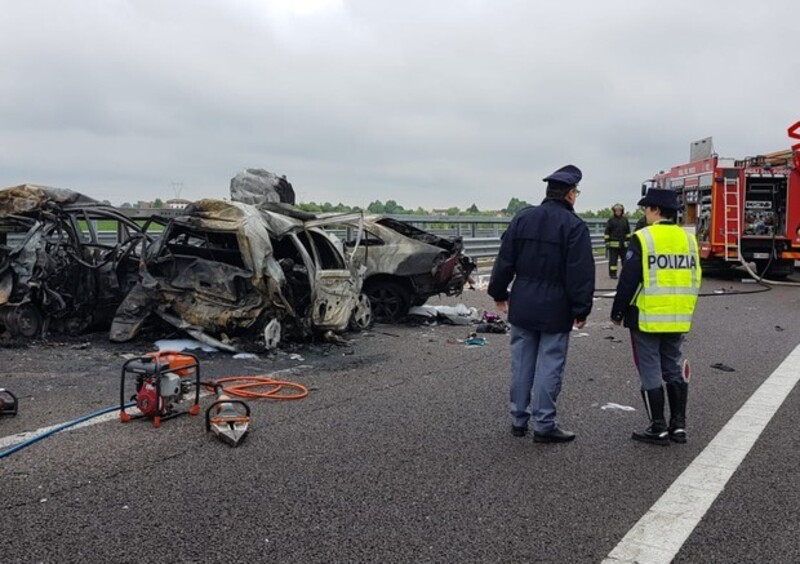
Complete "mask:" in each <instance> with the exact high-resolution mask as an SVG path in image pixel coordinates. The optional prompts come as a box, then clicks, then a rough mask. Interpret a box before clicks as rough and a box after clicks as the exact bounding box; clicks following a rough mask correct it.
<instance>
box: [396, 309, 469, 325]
mask: <svg viewBox="0 0 800 564" xmlns="http://www.w3.org/2000/svg"><path fill="white" fill-rule="evenodd" d="M408 314H409V315H410V316H412V317H417V318H421V319H423V320H425V321H428V322H432V321H442V322H445V323H448V324H450V325H471V324H472V323H477V322H478V321H480V319H481V318H480V314H479V313H478V310H477V309H476V308H474V307H467V306H465V305H464V304H457V305H455V306H445V305H421V306H414V307H412V308H410V309H409V310H408Z"/></svg>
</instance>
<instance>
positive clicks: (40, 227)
mask: <svg viewBox="0 0 800 564" xmlns="http://www.w3.org/2000/svg"><path fill="white" fill-rule="evenodd" d="M342 233H345V234H346V235H345V236H344V239H341V238H340V237H341V235H342ZM474 269H475V263H474V262H473V261H472V260H470V259H469V257H467V256H465V255H464V253H463V242H462V240H461V238H445V237H439V236H437V235H434V234H432V233H429V232H426V231H423V230H421V229H418V228H416V227H414V226H413V225H411V224H409V223H406V222H403V221H399V220H397V219H393V218H390V217H380V216H377V217H369V218H366V219H365V218H364V216H363V215H362V214H361V213H360V212H359V213H350V214H334V215H324V216H315V215H313V214H309V213H306V212H303V211H301V210H299V209H298V208H296V207H295V206H294V190H293V188H292V186H291V184H290V183H289V182H288V181H286V179H285V178H284V177H278V176H276V175H274V174H272V173H270V172H268V171H265V170H263V169H247V170H245V171H242V172H241V173H240V174H238V175H237V176H236V177H235V178H233V179H232V180H231V201H227V200H217V199H203V200H199V201H197V202H195V203H193V204H190V205H189V206H188V207H187V208H186V209H185V210H183V211H182V212H181V215H180V216H179V217H175V218H172V219H166V218H162V217H159V216H156V215H153V216H149V217H143V218H137V219H136V220H134V219H131V218H129V217H127V216H126V215H124V214H123V213H122V212H121V211H120V210H117V209H115V208H113V207H112V206H110V205H104V204H102V203H100V202H98V201H96V200H93V199H92V198H89V197H87V196H85V195H83V194H80V193H78V192H73V191H71V190H64V189H58V188H48V187H42V186H34V185H22V186H16V187H13V188H8V189H5V190H2V191H0V335H11V336H17V337H28V338H30V337H39V336H44V335H46V334H47V333H70V334H78V333H81V332H84V331H87V330H90V329H91V330H109V331H110V333H109V337H110V339H111V340H112V341H116V342H126V341H130V340H132V339H134V338H135V337H137V335H140V334H141V333H142V330H143V329H144V328H145V327H148V328H155V329H156V330H158V331H162V332H163V330H164V328H165V327H166V328H167V330H168V331H171V330H172V328H177V329H179V330H181V331H184V332H186V333H188V334H189V335H191V336H193V337H195V338H196V339H198V340H200V341H202V342H204V343H207V344H210V345H212V346H215V347H217V348H220V349H222V350H227V351H231V352H235V351H237V350H239V349H240V348H241V347H242V346H245V345H246V346H247V347H248V348H252V346H253V345H255V346H256V347H258V348H262V347H263V348H266V349H273V348H275V347H277V346H278V345H279V344H280V342H281V341H282V340H285V339H289V340H298V339H307V338H309V337H313V336H321V337H323V338H325V339H327V340H334V341H336V340H340V337H338V335H339V334H340V333H341V332H343V331H346V330H360V329H365V328H368V327H370V326H371V324H372V322H373V317H375V318H376V319H378V320H381V321H385V322H397V321H399V320H401V319H403V318H404V317H405V316H406V315H407V314H408V311H409V308H410V307H412V306H415V305H422V304H424V303H425V302H426V300H427V299H428V298H429V297H431V296H434V295H438V294H446V295H448V296H454V295H459V294H460V293H461V292H462V290H463V288H464V285H465V284H466V283H467V281H468V280H469V277H470V274H471V273H472V272H473V271H474Z"/></svg>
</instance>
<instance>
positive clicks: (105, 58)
mask: <svg viewBox="0 0 800 564" xmlns="http://www.w3.org/2000/svg"><path fill="white" fill-rule="evenodd" d="M799 16H800V2H798V1H797V0H777V1H769V0H764V1H762V2H755V1H753V0H751V1H749V2H743V1H739V0H719V1H716V0H714V1H709V0H703V1H701V2H698V1H695V0H693V1H688V0H685V1H684V0H670V1H669V2H645V1H641V0H639V1H636V0H630V1H626V2H623V1H611V0H585V1H571V2H570V1H563V2H556V1H536V0H528V1H523V0H520V1H511V0H452V1H451V0H421V1H417V0H402V1H390V0H353V1H350V0H183V1H180V0H72V1H65V0H6V1H4V2H3V5H2V16H0V88H2V95H1V96H0V187H4V186H11V185H16V184H20V183H26V182H27V183H36V184H45V185H50V186H58V187H64V188H72V189H74V190H77V191H80V192H84V193H86V194H88V195H90V196H92V197H95V198H98V199H108V200H111V201H112V202H113V203H115V204H120V203H122V202H124V201H130V202H135V201H136V200H139V199H154V198H156V197H161V198H162V199H164V200H166V199H168V198H171V197H174V196H175V195H177V194H178V193H180V196H181V197H183V198H186V199H190V200H195V199H199V198H202V197H226V196H228V186H229V182H230V178H231V177H232V176H234V175H235V174H236V173H237V172H238V171H239V170H242V169H244V168H265V169H267V170H270V171H272V172H275V173H277V174H283V175H286V177H287V178H288V180H289V181H290V182H291V183H292V184H293V185H294V188H295V191H296V192H297V194H298V196H299V199H300V200H301V201H304V202H309V201H316V202H326V201H328V202H331V203H334V204H336V203H338V202H342V203H345V204H350V205H362V206H364V205H366V204H368V203H369V202H371V201H373V200H376V199H377V200H381V201H386V200H395V201H397V202H398V203H399V204H401V205H403V206H405V207H413V208H416V207H417V206H423V207H425V208H428V209H431V208H445V207H451V206H458V207H460V208H462V209H464V208H467V207H468V206H470V205H471V204H473V203H475V204H477V206H478V207H479V208H480V209H500V208H503V207H505V205H506V204H507V203H508V201H509V199H510V198H511V197H517V198H520V199H524V200H527V201H529V202H531V203H537V202H539V201H540V200H541V198H542V196H543V189H544V184H543V183H542V182H541V178H542V177H544V176H545V175H547V174H549V173H550V172H552V171H553V170H555V169H556V168H558V167H560V166H562V165H564V164H568V163H572V164H575V165H577V166H578V167H580V168H581V169H582V170H583V173H584V180H583V182H582V183H581V191H582V194H581V196H580V198H579V201H578V205H577V208H578V210H594V209H599V208H603V207H608V206H610V205H611V204H613V203H614V202H617V201H619V202H622V203H623V204H625V205H626V207H627V208H629V209H630V208H632V207H633V206H634V204H635V203H636V200H637V196H638V192H639V187H640V185H641V181H642V180H643V179H645V178H648V177H650V176H651V175H652V174H653V173H655V172H657V171H658V170H659V169H664V168H669V167H671V166H674V165H677V164H680V163H682V162H685V161H686V160H688V156H689V145H690V142H691V141H693V140H697V139H700V138H703V137H707V136H713V137H714V145H715V148H716V150H717V152H718V153H720V154H721V155H723V156H730V157H744V156H748V155H754V154H758V153H765V152H770V151H776V150H780V149H785V148H788V147H789V145H790V140H789V139H788V137H787V135H786V130H787V128H788V127H789V126H790V125H791V124H792V123H794V122H795V121H798V120H800V73H798V65H800V61H798V60H797V47H798V31H797V25H798V23H797V22H798V21H800V17H799Z"/></svg>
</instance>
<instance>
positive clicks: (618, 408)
mask: <svg viewBox="0 0 800 564" xmlns="http://www.w3.org/2000/svg"><path fill="white" fill-rule="evenodd" d="M600 409H602V410H603V411H606V410H609V409H610V410H615V411H636V408H635V407H631V406H630V405H621V404H619V403H613V402H608V403H606V404H605V405H601V406H600Z"/></svg>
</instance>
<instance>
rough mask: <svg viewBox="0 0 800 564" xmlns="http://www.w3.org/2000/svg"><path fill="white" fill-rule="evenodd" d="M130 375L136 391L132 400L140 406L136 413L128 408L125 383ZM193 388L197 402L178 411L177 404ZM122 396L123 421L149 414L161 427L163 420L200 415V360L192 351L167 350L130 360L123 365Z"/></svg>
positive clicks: (155, 423) (190, 392)
mask: <svg viewBox="0 0 800 564" xmlns="http://www.w3.org/2000/svg"><path fill="white" fill-rule="evenodd" d="M129 377H132V378H133V379H134V380H135V389H136V393H135V394H134V395H133V396H131V398H130V400H131V401H135V402H136V407H137V408H139V411H140V413H139V414H137V415H131V414H129V413H128V412H127V411H125V408H126V405H125V393H126V392H125V389H126V384H125V383H126V380H128V379H129ZM192 389H194V403H193V404H192V405H191V406H190V407H189V408H188V409H185V410H179V409H178V408H177V406H178V404H180V403H182V402H183V401H184V400H185V399H186V397H187V396H190V395H191V394H192ZM119 399H120V413H119V418H120V420H121V421H122V422H123V423H125V422H127V421H130V420H131V419H137V418H141V417H146V418H148V419H152V421H153V425H154V426H155V427H159V426H161V422H162V421H165V420H167V419H171V418H173V417H177V416H178V415H184V414H187V413H188V414H189V415H197V414H198V413H199V412H200V405H199V402H200V362H199V361H198V359H197V357H196V356H194V355H193V354H189V353H179V352H167V351H163V352H156V353H148V354H147V355H146V356H142V357H139V358H133V359H130V360H128V361H126V362H125V364H123V365H122V376H121V378H120V389H119Z"/></svg>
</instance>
